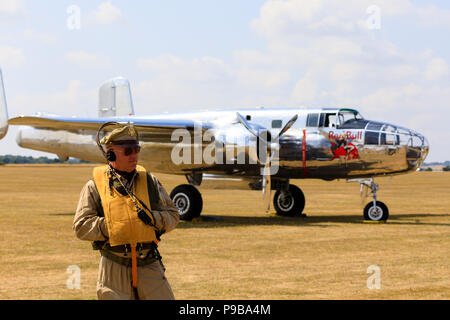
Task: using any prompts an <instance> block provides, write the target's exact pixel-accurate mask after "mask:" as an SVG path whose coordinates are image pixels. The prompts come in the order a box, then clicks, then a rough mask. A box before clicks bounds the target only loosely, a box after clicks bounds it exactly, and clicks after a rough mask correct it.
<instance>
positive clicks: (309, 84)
mask: <svg viewBox="0 0 450 320" xmlns="http://www.w3.org/2000/svg"><path fill="white" fill-rule="evenodd" d="M317 91H318V88H317V85H316V83H315V82H314V81H313V80H312V79H311V78H310V75H306V76H305V77H304V78H302V79H300V80H299V81H298V82H297V83H296V85H295V87H294V90H293V91H292V101H293V103H294V105H296V106H300V105H305V104H306V105H308V104H315V102H316V101H317V99H316V97H317Z"/></svg>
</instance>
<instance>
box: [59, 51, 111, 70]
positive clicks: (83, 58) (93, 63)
mask: <svg viewBox="0 0 450 320" xmlns="http://www.w3.org/2000/svg"><path fill="white" fill-rule="evenodd" d="M64 58H65V59H66V61H68V62H70V63H72V64H74V65H78V66H82V67H91V68H92V67H97V68H98V67H105V66H108V65H109V63H110V62H109V61H110V59H109V58H108V57H104V56H101V55H98V54H95V53H89V52H86V51H82V50H81V51H71V52H67V53H66V54H65V56H64Z"/></svg>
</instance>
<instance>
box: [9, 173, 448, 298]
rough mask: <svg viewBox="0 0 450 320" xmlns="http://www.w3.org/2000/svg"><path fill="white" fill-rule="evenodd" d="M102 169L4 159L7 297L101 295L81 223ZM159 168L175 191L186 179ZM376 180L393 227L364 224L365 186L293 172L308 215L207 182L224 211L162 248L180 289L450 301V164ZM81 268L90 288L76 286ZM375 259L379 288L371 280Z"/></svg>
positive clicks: (195, 293) (172, 236) (94, 257)
mask: <svg viewBox="0 0 450 320" xmlns="http://www.w3.org/2000/svg"><path fill="white" fill-rule="evenodd" d="M92 168H93V167H92V166H90V165H28V166H21V165H7V166H1V167H0V181H1V184H0V255H1V262H0V299H96V291H95V286H96V277H97V266H98V260H99V253H98V252H96V251H93V250H92V249H91V245H90V243H89V242H84V241H81V240H78V239H76V237H75V236H74V233H73V231H72V220H73V214H74V211H75V209H76V206H77V202H78V197H79V193H80V191H81V188H82V186H83V185H84V183H85V182H86V181H87V180H88V179H90V178H91V174H92ZM157 176H158V177H159V178H160V180H161V181H162V183H163V185H164V186H165V187H166V189H167V190H168V192H170V191H171V190H172V188H174V187H175V186H176V185H178V184H181V183H185V179H184V177H174V176H169V175H163V174H157ZM376 182H378V183H379V184H380V187H381V190H380V191H379V193H378V195H379V199H380V200H381V201H383V202H385V203H386V204H387V205H388V207H389V209H390V218H389V220H388V222H387V223H385V224H371V223H363V219H362V205H361V201H360V198H359V185H358V184H356V183H346V182H345V181H333V182H325V181H316V180H295V181H293V183H294V184H296V185H298V186H300V187H301V188H302V190H303V191H304V193H305V196H306V207H305V211H304V212H305V213H306V214H307V218H287V217H272V216H270V215H267V214H265V213H264V211H263V209H262V201H261V192H257V191H242V190H230V191H223V190H220V191H215V190H201V192H202V194H203V199H204V209H203V215H206V216H210V217H215V218H216V219H207V220H205V221H198V222H181V223H180V224H179V226H178V228H177V229H175V230H174V231H172V232H171V233H168V234H166V235H164V236H163V241H162V243H161V245H160V249H161V250H160V251H161V254H162V256H163V262H164V264H165V266H166V268H167V271H166V275H167V277H168V279H169V281H170V283H171V285H172V289H173V291H174V293H175V296H176V298H177V299H449V298H450V274H449V271H450V268H449V266H450V196H449V194H450V193H449V192H450V173H447V172H417V173H413V174H410V175H405V176H398V177H394V178H393V179H392V180H390V179H389V178H380V179H376ZM368 201H369V199H367V202H368ZM73 265H75V266H78V267H79V268H80V271H81V275H80V276H81V283H80V289H68V288H67V284H66V282H67V280H68V279H69V277H70V274H69V273H67V270H68V268H69V266H73ZM370 266H376V267H378V268H379V271H380V274H379V275H380V277H379V279H380V285H381V287H380V289H369V288H368V286H367V281H368V278H369V277H372V276H374V275H375V274H372V273H367V271H368V268H369V267H370ZM369 270H370V269H369Z"/></svg>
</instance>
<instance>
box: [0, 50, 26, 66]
mask: <svg viewBox="0 0 450 320" xmlns="http://www.w3.org/2000/svg"><path fill="white" fill-rule="evenodd" d="M24 62H25V55H24V53H23V50H22V49H21V48H16V47H11V46H0V65H1V66H8V67H12V68H13V67H19V66H21V65H22V64H23V63H24Z"/></svg>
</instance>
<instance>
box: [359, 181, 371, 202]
mask: <svg viewBox="0 0 450 320" xmlns="http://www.w3.org/2000/svg"><path fill="white" fill-rule="evenodd" d="M368 191H369V187H368V186H367V185H365V184H363V183H361V186H360V189H359V195H360V196H361V204H364V202H365V201H366V198H367V193H368Z"/></svg>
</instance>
